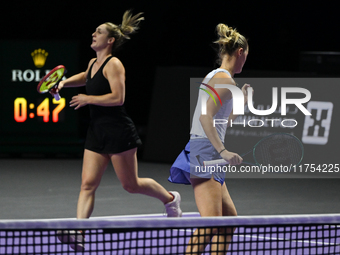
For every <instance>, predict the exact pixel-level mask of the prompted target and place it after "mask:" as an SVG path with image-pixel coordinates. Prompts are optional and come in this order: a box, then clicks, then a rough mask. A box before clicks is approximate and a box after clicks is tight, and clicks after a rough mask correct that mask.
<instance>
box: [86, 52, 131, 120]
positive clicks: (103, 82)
mask: <svg viewBox="0 0 340 255" xmlns="http://www.w3.org/2000/svg"><path fill="white" fill-rule="evenodd" d="M111 58H112V56H110V57H108V58H107V59H106V60H105V61H104V63H103V64H102V65H101V67H100V68H99V69H98V71H97V73H96V74H95V75H94V76H93V77H92V78H91V71H92V67H93V65H94V63H95V62H96V60H95V61H94V62H93V63H92V65H91V67H90V69H89V72H88V74H87V79H86V93H87V95H93V96H100V95H105V94H109V93H111V92H112V91H111V87H110V84H109V81H108V80H107V79H106V78H105V76H104V74H103V69H104V67H105V65H106V64H107V62H109V61H110V59H111ZM89 109H90V117H91V119H92V120H94V119H103V118H104V119H105V118H107V117H108V118H110V119H111V118H115V119H117V118H119V119H120V118H124V117H127V113H126V111H125V107H124V106H123V105H122V106H98V105H89Z"/></svg>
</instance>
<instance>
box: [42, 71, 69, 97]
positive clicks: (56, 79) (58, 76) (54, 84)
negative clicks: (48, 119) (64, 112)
mask: <svg viewBox="0 0 340 255" xmlns="http://www.w3.org/2000/svg"><path fill="white" fill-rule="evenodd" d="M60 69H64V70H63V71H62V73H61V74H59V73H58V71H59V70H60ZM65 73H66V68H65V66H63V65H58V66H56V67H55V68H53V69H52V70H51V71H50V72H49V73H48V74H46V75H45V76H44V77H43V78H42V79H41V80H40V82H39V84H38V86H37V91H38V92H39V93H40V94H44V93H47V92H50V91H51V90H53V89H56V88H57V87H58V84H59V82H60V81H61V79H62V78H63V77H64V75H65ZM53 75H56V77H53ZM49 79H52V80H51V81H50V80H49ZM45 82H50V83H51V84H49V83H47V84H45ZM42 88H43V89H44V90H41V89H42ZM45 88H46V89H45ZM52 94H53V96H54V98H55V100H57V101H59V100H60V95H59V93H57V92H53V93H52Z"/></svg>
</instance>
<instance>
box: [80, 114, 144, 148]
mask: <svg viewBox="0 0 340 255" xmlns="http://www.w3.org/2000/svg"><path fill="white" fill-rule="evenodd" d="M141 145H142V141H141V140H140V138H139V136H138V133H137V130H136V127H135V125H134V123H133V122H132V120H131V119H130V118H124V119H121V120H119V121H117V120H115V121H113V120H107V119H105V120H103V119H100V120H99V119H96V120H92V121H91V123H90V125H89V128H88V130H87V135H86V141H85V149H87V150H90V151H94V152H97V153H101V154H116V153H120V152H124V151H127V150H130V149H133V148H136V147H139V146H141Z"/></svg>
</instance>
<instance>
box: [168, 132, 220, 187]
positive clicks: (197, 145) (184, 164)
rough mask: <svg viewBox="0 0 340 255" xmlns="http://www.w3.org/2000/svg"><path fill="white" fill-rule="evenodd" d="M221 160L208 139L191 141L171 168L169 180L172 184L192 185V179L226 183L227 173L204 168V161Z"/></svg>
mask: <svg viewBox="0 0 340 255" xmlns="http://www.w3.org/2000/svg"><path fill="white" fill-rule="evenodd" d="M215 159H221V156H220V155H219V153H218V152H217V151H216V149H215V148H214V146H213V145H212V144H211V142H210V141H209V139H207V138H195V139H190V140H189V142H188V143H187V145H186V146H185V148H184V150H183V151H182V152H181V153H180V154H179V155H178V157H177V159H176V160H175V162H174V163H173V165H172V166H171V168H170V176H169V178H168V180H169V181H170V182H172V183H180V184H191V182H190V178H205V179H211V178H212V177H214V179H215V180H216V181H218V182H219V183H221V185H222V184H223V183H224V180H225V173H224V172H222V171H220V172H218V171H215V170H216V169H212V168H208V167H203V161H208V160H215Z"/></svg>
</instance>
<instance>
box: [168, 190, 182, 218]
mask: <svg viewBox="0 0 340 255" xmlns="http://www.w3.org/2000/svg"><path fill="white" fill-rule="evenodd" d="M169 193H170V194H171V195H173V196H174V199H173V200H172V201H171V202H169V203H166V204H165V209H166V213H167V215H168V217H182V210H181V207H180V204H181V195H180V194H179V193H178V192H177V191H169Z"/></svg>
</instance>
